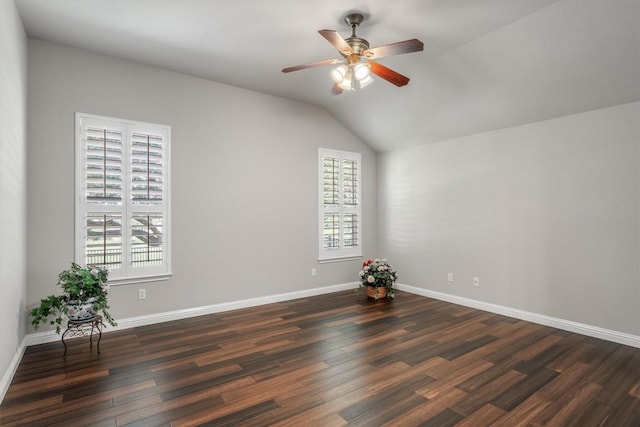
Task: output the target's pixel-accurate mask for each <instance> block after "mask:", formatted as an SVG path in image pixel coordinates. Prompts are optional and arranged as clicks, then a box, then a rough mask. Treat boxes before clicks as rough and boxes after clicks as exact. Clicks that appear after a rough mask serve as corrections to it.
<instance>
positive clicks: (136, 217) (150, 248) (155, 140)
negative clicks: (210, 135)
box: [76, 113, 171, 281]
mask: <svg viewBox="0 0 640 427" xmlns="http://www.w3.org/2000/svg"><path fill="white" fill-rule="evenodd" d="M76 128H77V133H76V152H77V155H76V176H77V180H76V181H77V185H76V195H77V200H78V202H77V207H76V218H77V219H76V261H77V262H79V263H81V264H89V265H100V266H104V267H106V268H107V269H109V279H110V280H112V279H115V280H116V281H117V280H118V279H144V278H147V277H150V278H152V277H157V276H163V275H168V274H170V262H169V261H170V256H169V249H170V247H169V235H170V233H169V227H168V226H169V206H170V204H169V179H168V177H169V162H168V160H169V159H168V154H169V142H170V136H171V135H170V134H171V129H170V128H169V127H168V126H163V125H155V124H150V123H141V122H133V121H128V120H122V119H113V118H108V117H100V116H93V115H89V114H81V113H77V114H76Z"/></svg>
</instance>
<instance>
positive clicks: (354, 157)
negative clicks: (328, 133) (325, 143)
mask: <svg viewBox="0 0 640 427" xmlns="http://www.w3.org/2000/svg"><path fill="white" fill-rule="evenodd" d="M318 158H319V167H318V169H319V180H318V183H319V188H318V193H319V198H320V260H331V259H339V258H352V257H359V256H361V255H362V249H361V248H362V241H361V240H362V237H361V236H362V227H361V203H360V154H359V153H348V152H344V151H334V150H326V149H323V148H321V149H320V150H319V152H318Z"/></svg>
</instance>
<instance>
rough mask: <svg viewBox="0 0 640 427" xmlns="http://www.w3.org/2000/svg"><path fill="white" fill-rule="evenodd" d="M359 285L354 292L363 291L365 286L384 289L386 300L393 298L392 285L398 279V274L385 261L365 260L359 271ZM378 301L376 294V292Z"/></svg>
mask: <svg viewBox="0 0 640 427" xmlns="http://www.w3.org/2000/svg"><path fill="white" fill-rule="evenodd" d="M359 275H360V285H359V286H358V289H356V291H360V290H362V289H365V287H366V286H374V287H376V288H378V287H384V288H386V290H387V298H395V293H394V289H393V285H394V283H395V282H396V280H397V279H398V273H397V272H396V270H395V269H394V268H393V266H392V265H391V264H389V261H387V260H386V259H378V258H376V259H374V260H367V261H365V262H363V263H362V270H360V273H359ZM375 295H376V297H375V298H376V299H378V292H376V294H375Z"/></svg>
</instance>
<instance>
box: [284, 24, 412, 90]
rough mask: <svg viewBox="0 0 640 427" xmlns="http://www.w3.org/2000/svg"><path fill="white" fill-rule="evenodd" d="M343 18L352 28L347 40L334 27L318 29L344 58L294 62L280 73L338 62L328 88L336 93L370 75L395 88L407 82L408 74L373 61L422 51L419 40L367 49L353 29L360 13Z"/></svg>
mask: <svg viewBox="0 0 640 427" xmlns="http://www.w3.org/2000/svg"><path fill="white" fill-rule="evenodd" d="M344 20H345V22H346V23H347V25H349V27H350V28H351V36H350V37H348V38H346V39H344V38H342V36H341V35H340V34H338V32H337V31H334V30H320V31H318V32H319V33H320V35H322V36H323V37H324V38H325V39H327V41H328V42H329V43H331V44H332V45H333V46H334V47H335V48H336V49H338V52H340V55H342V57H343V58H342V59H326V60H324V61H318V62H313V63H310V64H303V65H296V66H293V67H287V68H283V69H282V72H283V73H290V72H292V71H298V70H305V69H307V68H313V67H319V66H324V65H336V64H339V65H338V67H336V68H334V69H333V70H332V71H331V78H332V79H333V81H334V82H335V83H334V85H333V87H332V89H331V93H332V94H333V95H339V94H341V93H342V92H344V91H345V90H346V91H356V90H359V89H363V88H365V87H367V86H369V85H370V84H371V83H373V78H372V77H371V74H374V75H376V76H378V77H380V78H382V79H384V80H386V81H388V82H389V83H392V84H394V85H396V86H398V87H401V86H404V85H406V84H407V83H409V78H408V77H406V76H403V75H402V74H400V73H397V72H396V71H393V70H392V69H390V68H387V67H385V66H384V65H382V64H380V63H378V62H376V61H375V60H377V59H378V58H383V57H385V56H392V55H400V54H403V53H411V52H418V51H421V50H423V49H424V44H423V43H422V42H421V41H420V40H418V39H411V40H405V41H402V42H397V43H391V44H386V45H382V46H379V47H375V48H371V49H370V48H369V42H368V41H367V40H365V39H363V38H360V37H358V36H357V35H356V29H357V28H358V26H359V25H360V24H361V23H362V21H363V20H364V17H363V16H362V15H361V14H359V13H351V14H349V15H347V16H346V17H345V19H344Z"/></svg>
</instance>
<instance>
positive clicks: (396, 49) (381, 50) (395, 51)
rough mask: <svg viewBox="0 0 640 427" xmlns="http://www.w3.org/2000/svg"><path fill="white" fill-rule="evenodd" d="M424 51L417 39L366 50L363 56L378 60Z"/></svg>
mask: <svg viewBox="0 0 640 427" xmlns="http://www.w3.org/2000/svg"><path fill="white" fill-rule="evenodd" d="M423 49H424V43H422V42H421V41H420V40H418V39H411V40H405V41H403V42H397V43H390V44H385V45H382V46H378V47H374V48H371V49H367V50H365V51H364V52H363V55H364V56H365V57H367V58H371V59H378V58H384V57H385V56H392V55H402V54H403V53H411V52H419V51H421V50H423Z"/></svg>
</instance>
